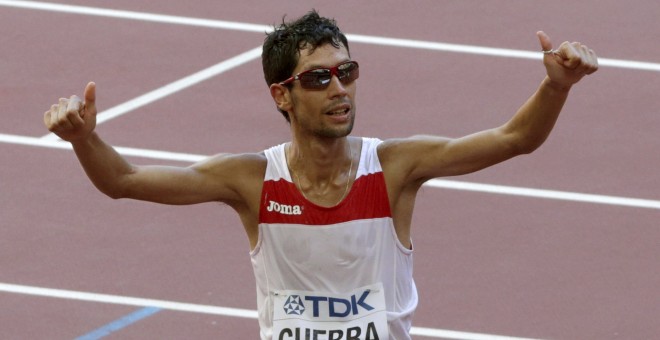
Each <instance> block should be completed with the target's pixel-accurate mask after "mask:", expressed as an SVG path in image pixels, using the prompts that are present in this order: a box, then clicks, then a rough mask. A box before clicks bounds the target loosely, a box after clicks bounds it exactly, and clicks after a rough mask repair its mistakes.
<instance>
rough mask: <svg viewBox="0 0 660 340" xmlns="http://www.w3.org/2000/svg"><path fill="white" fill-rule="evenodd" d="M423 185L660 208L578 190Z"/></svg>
mask: <svg viewBox="0 0 660 340" xmlns="http://www.w3.org/2000/svg"><path fill="white" fill-rule="evenodd" d="M424 185H425V186H429V187H434V188H443V189H452V190H462V191H477V192H484V193H491V194H500V195H512V196H524V197H535V198H546V199H553V200H562V201H573V202H588V203H597V204H608V205H618V206H624V207H636V208H649V209H660V201H656V200H647V199H640V198H628V197H617V196H607V195H594V194H583V193H578V192H566V191H557V190H546V189H533V188H523V187H512V186H505V185H494V184H482V183H471V182H462V181H448V180H444V179H437V178H436V179H432V180H430V181H428V182H426V183H424Z"/></svg>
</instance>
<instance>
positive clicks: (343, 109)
mask: <svg viewBox="0 0 660 340" xmlns="http://www.w3.org/2000/svg"><path fill="white" fill-rule="evenodd" d="M350 111H351V106H350V105H349V104H343V105H339V106H336V107H334V108H332V109H331V110H330V111H327V112H326V113H325V114H326V115H328V116H343V115H347V114H348V113H349V112H350Z"/></svg>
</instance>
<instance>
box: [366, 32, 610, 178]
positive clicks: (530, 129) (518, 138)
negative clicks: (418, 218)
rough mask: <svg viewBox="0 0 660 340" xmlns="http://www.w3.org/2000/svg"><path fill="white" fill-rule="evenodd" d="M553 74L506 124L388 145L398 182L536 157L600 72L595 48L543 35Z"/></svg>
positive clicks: (384, 152) (388, 161)
mask: <svg viewBox="0 0 660 340" xmlns="http://www.w3.org/2000/svg"><path fill="white" fill-rule="evenodd" d="M537 36H538V39H539V42H540V45H541V48H542V50H543V51H545V52H544V58H543V63H544V65H545V68H546V71H547V76H546V77H545V79H544V80H543V81H542V82H541V85H540V86H539V88H538V89H537V90H536V92H535V93H534V94H533V95H532V96H531V97H530V98H529V99H528V100H527V101H526V102H525V103H524V104H523V105H522V106H521V107H520V109H519V110H518V111H517V112H516V113H515V114H514V116H513V117H512V118H511V119H510V120H509V121H508V122H506V123H505V124H504V125H502V126H499V127H496V128H493V129H489V130H486V131H481V132H478V133H475V134H472V135H468V136H465V137H461V138H456V139H451V138H443V137H434V136H416V137H412V138H408V139H397V140H390V141H386V142H385V143H383V145H382V146H381V149H380V150H379V154H380V155H381V158H382V160H383V161H384V163H385V164H384V167H385V168H386V169H387V171H388V172H389V173H390V174H391V175H392V176H391V177H390V179H392V178H394V179H395V180H394V182H393V183H391V184H394V185H398V186H405V185H406V184H409V183H421V182H423V181H425V180H428V179H431V178H434V177H442V176H453V175H462V174H466V173H470V172H474V171H477V170H480V169H483V168H486V167H488V166H491V165H494V164H497V163H499V162H502V161H504V160H507V159H510V158H512V157H514V156H517V155H520V154H525V153H530V152H532V151H534V150H535V149H536V148H538V147H539V146H540V145H541V144H543V142H544V141H545V140H546V138H547V137H548V135H549V134H550V131H551V130H552V128H553V127H554V125H555V122H556V121H557V118H558V116H559V113H560V112H561V109H562V107H563V106H564V103H565V101H566V98H567V97H568V93H569V91H570V89H571V87H572V86H573V85H574V84H575V83H577V82H578V81H579V80H580V79H582V77H584V76H585V75H588V74H591V73H593V72H595V71H596V70H597V69H598V61H597V58H596V55H595V53H594V52H593V50H591V49H589V48H588V47H586V46H585V45H583V44H581V43H578V42H573V43H569V42H564V43H562V44H561V45H560V46H559V48H558V49H556V50H554V49H553V46H552V42H551V41H550V38H549V37H548V36H547V35H546V34H545V33H543V32H538V33H537Z"/></svg>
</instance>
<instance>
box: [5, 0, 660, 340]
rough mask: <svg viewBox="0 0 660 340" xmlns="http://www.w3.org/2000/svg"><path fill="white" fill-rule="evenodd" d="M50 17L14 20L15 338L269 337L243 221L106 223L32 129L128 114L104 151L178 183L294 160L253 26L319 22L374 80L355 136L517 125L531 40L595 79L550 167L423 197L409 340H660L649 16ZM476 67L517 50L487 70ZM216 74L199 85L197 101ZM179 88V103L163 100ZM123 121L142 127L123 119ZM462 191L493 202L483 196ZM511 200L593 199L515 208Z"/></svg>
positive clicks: (195, 8)
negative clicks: (327, 22) (270, 153)
mask: <svg viewBox="0 0 660 340" xmlns="http://www.w3.org/2000/svg"><path fill="white" fill-rule="evenodd" d="M47 4H51V5H58V3H56V2H51V3H39V2H27V1H0V29H1V31H2V32H3V33H2V37H1V38H0V41H1V42H2V51H3V52H2V55H3V57H2V61H1V63H0V74H1V75H2V82H1V83H0V115H1V116H0V117H2V123H1V125H0V163H1V164H2V166H0V337H1V338H3V339H45V338H48V339H71V338H76V337H81V336H84V335H90V337H89V338H95V337H96V338H98V337H99V336H100V335H99V334H103V332H107V333H108V334H110V337H109V338H117V339H145V338H172V339H183V338H186V339H209V338H223V339H224V338H226V339H230V338H231V339H254V338H256V337H257V332H258V329H257V328H258V327H257V321H256V320H255V319H254V312H253V310H254V309H255V307H256V303H255V290H254V278H253V276H252V271H251V267H250V262H249V256H248V243H247V240H246V238H245V236H244V234H243V231H242V228H241V226H240V224H239V220H238V218H237V217H236V216H234V214H233V212H232V211H231V210H230V209H228V208H225V207H222V206H219V205H215V204H205V205H199V206H190V207H169V206H159V205H154V204H148V203H143V202H135V201H128V200H119V201H113V200H110V199H108V198H106V197H104V196H103V195H101V194H100V193H98V192H97V191H96V190H95V189H94V188H93V186H92V185H91V184H90V183H89V182H88V180H87V179H86V177H85V176H84V174H83V172H82V171H81V169H80V167H79V165H78V164H77V162H76V160H75V157H74V155H73V153H72V152H70V151H68V150H67V149H62V147H64V148H65V147H66V145H65V144H63V143H61V142H58V141H56V140H55V139H53V138H52V137H51V136H48V135H47V131H46V130H45V129H44V127H43V124H42V122H41V121H42V118H41V117H42V113H43V112H44V111H45V110H46V109H47V108H48V107H49V106H50V105H51V104H52V103H54V102H56V101H57V99H58V98H59V97H61V96H69V95H71V94H78V95H80V94H81V92H82V90H83V88H84V85H85V84H86V82H87V81H89V80H94V81H96V83H97V86H98V88H97V96H98V105H99V106H100V108H101V110H102V111H103V110H107V109H111V108H115V110H114V111H113V112H114V113H115V114H117V113H119V115H112V116H111V115H109V114H107V115H105V116H104V117H105V118H106V119H107V120H104V121H103V122H102V123H100V124H99V127H98V131H99V133H100V134H101V135H102V136H103V138H104V139H105V140H107V141H108V142H110V143H112V144H113V145H117V146H121V147H128V148H133V149H131V150H126V149H122V150H123V151H122V152H128V151H133V156H129V157H130V158H129V159H130V160H131V161H132V162H136V163H140V164H149V163H161V164H173V165H186V164H188V163H190V162H191V161H192V160H194V159H198V158H199V157H202V156H204V155H211V154H214V153H218V152H249V151H258V150H261V149H264V148H266V147H268V146H270V145H273V144H277V143H280V142H283V141H286V140H288V138H289V133H288V127H287V125H286V123H285V122H284V120H283V119H282V118H281V116H280V114H279V113H278V112H277V111H275V108H274V105H273V103H272V100H271V99H270V97H269V95H268V92H267V88H266V86H265V84H264V82H263V77H262V74H261V66H260V62H259V58H258V53H257V55H255V54H254V53H252V54H250V53H248V54H244V53H245V52H250V51H252V52H254V51H253V49H255V48H257V47H259V46H260V45H261V43H262V41H263V31H264V30H265V29H266V28H262V25H264V26H263V27H266V26H267V25H271V24H274V23H277V22H279V21H280V20H281V18H282V16H283V15H284V14H287V17H288V18H294V17H297V16H299V15H301V14H303V13H305V12H306V11H307V10H309V9H311V8H316V9H317V10H319V12H320V13H321V14H322V15H325V16H330V17H335V18H337V20H338V22H339V24H340V26H341V27H342V29H343V30H344V31H345V32H347V33H349V34H351V35H352V36H351V37H352V39H349V40H351V41H352V45H351V51H352V55H353V57H354V59H356V60H358V61H360V63H361V64H360V65H361V66H362V70H361V78H360V80H359V95H358V97H359V100H358V102H359V108H360V109H359V115H358V121H357V124H356V129H355V135H367V136H375V137H380V138H389V137H401V136H409V135H413V134H422V133H424V134H440V135H448V136H460V135H464V134H467V133H471V132H474V131H477V130H481V129H485V128H489V127H493V126H496V125H498V124H501V123H503V122H504V121H505V120H506V119H508V117H510V116H511V115H512V114H513V112H514V111H515V110H516V109H517V107H518V106H519V105H520V104H521V103H522V102H523V101H524V100H525V99H526V98H527V97H528V96H529V95H530V94H531V93H532V92H533V91H534V90H535V88H536V86H537V85H538V84H539V82H540V81H541V79H542V77H543V67H542V65H541V63H540V60H539V59H538V57H540V56H538V53H528V54H525V56H527V55H532V56H533V57H532V59H529V58H519V57H515V53H514V52H515V51H527V52H533V51H537V50H538V48H539V47H538V42H537V41H536V37H535V35H534V33H535V32H536V31H537V30H540V29H542V30H545V31H546V32H547V33H548V34H549V35H550V37H551V38H552V39H553V40H554V42H555V44H556V45H558V44H559V43H560V42H561V41H563V40H579V41H581V42H584V43H586V44H587V45H589V46H590V47H592V48H594V49H595V50H596V51H597V52H598V54H599V56H600V57H601V58H603V61H602V63H601V64H602V67H601V70H599V72H598V73H597V74H596V75H594V76H592V77H588V78H587V79H584V80H583V82H582V83H581V84H579V85H578V86H576V87H575V88H574V90H573V91H572V95H571V98H570V99H569V102H568V104H567V105H566V108H565V110H564V113H563V115H562V117H561V118H560V121H559V123H558V125H557V127H556V129H555V131H554V133H553V135H552V136H551V137H550V139H549V140H548V141H547V143H546V144H545V145H544V146H543V147H542V148H541V149H539V150H538V151H537V152H535V153H534V154H532V155H529V156H525V157H520V158H517V159H514V160H511V161H509V162H507V163H505V164H501V165H498V166H496V167H493V168H491V169H488V170H485V171H482V172H480V173H476V174H472V175H469V176H463V177H461V178H451V179H449V180H451V182H449V183H451V184H457V185H458V190H455V189H447V188H438V187H434V186H428V187H426V188H425V189H423V190H422V192H421V194H420V197H419V199H418V204H417V209H416V215H415V217H414V225H415V227H414V230H413V240H414V243H415V248H416V249H415V252H416V254H415V261H416V263H415V277H416V282H417V285H418V289H419V293H420V296H421V302H420V305H419V309H418V313H417V315H416V318H415V334H416V335H415V338H416V339H418V338H419V339H422V338H424V339H426V338H431V337H433V338H445V339H448V338H452V339H478V338H482V337H483V338H494V337H495V336H496V335H500V336H510V337H517V338H542V339H650V338H653V337H654V336H657V335H658V334H660V324H658V322H657V316H658V315H660V289H659V288H658V287H660V272H659V271H660V269H659V268H660V266H658V260H660V176H659V175H658V170H657V169H658V165H659V163H660V152H659V151H658V150H660V138H659V137H658V133H657V131H658V130H659V128H660V115H658V112H657V110H658V93H660V92H659V90H660V77H659V76H660V73H659V71H660V64H658V63H660V60H658V55H660V45H658V44H657V43H653V42H657V41H659V40H660V33H658V32H660V27H659V26H658V25H659V24H658V22H657V18H658V17H660V5H659V4H658V3H657V2H656V1H649V0H646V1H637V2H635V3H634V5H633V4H632V3H623V2H620V1H614V0H607V1H594V0H590V1H581V2H577V3H576V2H573V1H572V2H568V1H555V2H541V1H529V0H495V1H488V2H485V1H463V0H461V1H459V0H453V1H439V0H434V1H431V0H428V1H415V2H414V5H412V4H407V3H406V4H404V3H403V2H395V1H360V2H351V1H338V2H337V1H335V2H332V3H329V2H323V1H311V2H310V1H278V2H263V3H258V4H257V3H256V2H254V1H242V2H227V4H223V5H219V4H218V3H217V2H216V1H209V0H205V1H196V2H194V4H192V5H191V4H187V3H184V2H181V1H174V0H167V1H165V0H163V1H157V2H147V1H128V0H123V1H117V0H113V1H103V2H90V1H69V2H67V5H73V7H62V6H46V5H47ZM76 5H79V6H100V7H94V9H95V10H94V11H92V10H89V9H82V8H81V7H75V6H76ZM98 9H106V10H107V9H113V10H120V11H130V12H116V11H113V12H109V11H100V12H99V11H98ZM135 13H138V14H135ZM146 14H162V15H168V17H163V16H160V17H153V16H146ZM129 15H131V16H133V18H132V19H129V18H127V16H129ZM181 17H183V18H184V19H181V20H180V21H182V23H180V24H175V23H173V20H174V19H177V18H181ZM191 18H197V19H207V21H199V20H191ZM177 20H179V19H177ZM220 21H223V22H224V21H227V22H231V23H247V24H250V25H247V26H240V27H233V28H227V27H218V26H222V25H221V24H223V22H220ZM211 26H212V27H211ZM373 37H380V38H395V39H401V40H396V41H392V40H386V41H382V40H379V41H376V40H375V39H373ZM420 41H421V42H429V43H448V44H456V45H452V46H449V47H456V48H457V50H455V51H449V50H447V47H448V46H445V45H439V44H426V45H423V46H420V45H421V44H420V43H419V42H420ZM392 43H397V44H398V45H399V46H392ZM467 46H478V47H487V48H496V49H507V50H506V51H504V55H502V56H493V55H488V54H474V53H472V52H471V50H469V49H468V48H467ZM497 51H499V50H497ZM487 52H489V53H490V52H493V50H487ZM534 58H536V59H534ZM227 60H230V61H236V60H238V61H239V65H234V64H228V63H223V62H225V61H227ZM630 61H639V62H644V63H637V64H631V63H629V62H630ZM218 64H219V68H213V69H210V70H208V71H209V72H210V73H209V74H207V76H206V78H204V77H202V78H199V79H190V78H187V77H189V76H190V75H193V74H195V73H196V72H199V71H201V70H206V69H208V68H209V67H212V66H214V65H218ZM223 67H224V68H223ZM181 79H184V80H186V81H188V82H183V83H176V84H175V85H179V87H178V88H175V89H172V88H165V89H163V88H162V87H163V86H165V85H168V84H172V83H174V82H176V81H178V80H181ZM157 89H160V91H158V92H155V93H153V92H151V91H154V90H157ZM145 95H146V96H145ZM135 98H142V99H147V102H135V101H132V100H133V99H135ZM123 103H129V104H131V103H132V104H134V105H133V106H130V107H128V108H126V107H123V108H122V107H118V108H117V106H118V105H120V104H123ZM111 113H112V112H111ZM136 149H137V150H136ZM147 150H158V151H168V152H172V154H169V156H170V157H169V158H167V159H166V158H165V157H164V155H162V154H156V155H153V154H150V153H147ZM438 183H442V182H436V184H438ZM465 183H480V184H495V185H500V186H502V187H498V188H499V189H497V190H496V191H498V192H500V193H491V192H484V191H483V188H482V187H479V188H477V191H470V190H467V189H468V188H466V186H465V185H464V184H465ZM512 187H513V188H517V187H524V188H532V189H540V190H541V191H540V192H541V193H542V194H543V195H545V194H548V191H546V190H555V191H560V192H561V194H562V195H560V196H561V197H565V196H566V195H568V194H567V193H586V194H592V195H597V196H586V198H585V197H584V196H581V197H582V198H585V199H584V200H582V201H574V200H566V199H550V198H538V197H530V196H529V195H527V194H523V195H510V194H501V192H502V190H507V189H511V188H512ZM500 189H502V190H500ZM603 195H605V196H607V197H603ZM627 198H632V199H637V200H628V199H627ZM595 200H600V201H599V202H605V203H598V202H595ZM41 288H47V289H50V290H44V289H41ZM83 293H94V294H104V295H93V294H91V295H89V294H88V295H86V294H83ZM107 295H110V296H107ZM125 297H135V298H140V299H152V300H150V301H144V300H126V299H125ZM154 300H157V301H154ZM166 302H181V303H187V304H189V305H176V304H167V303H166ZM218 306H222V307H230V308H235V309H228V310H225V309H220V308H216V307H218ZM150 307H151V308H150ZM236 309H238V310H236ZM135 312H142V313H143V314H142V315H141V316H140V315H136V314H134V313H135ZM243 312H245V313H243ZM241 313H243V314H241ZM241 315H242V316H241ZM113 322H114V323H113ZM113 327H114V328H113ZM94 331H97V332H96V333H93V332H94Z"/></svg>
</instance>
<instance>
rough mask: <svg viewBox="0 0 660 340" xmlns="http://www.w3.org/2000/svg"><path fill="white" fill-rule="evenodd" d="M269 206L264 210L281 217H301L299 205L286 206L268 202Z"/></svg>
mask: <svg viewBox="0 0 660 340" xmlns="http://www.w3.org/2000/svg"><path fill="white" fill-rule="evenodd" d="M269 202H270V203H269V205H268V207H267V208H266V210H268V211H269V212H270V211H275V212H278V213H280V214H283V215H301V214H302V209H301V208H300V206H299V205H287V204H281V203H277V202H274V201H269Z"/></svg>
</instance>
